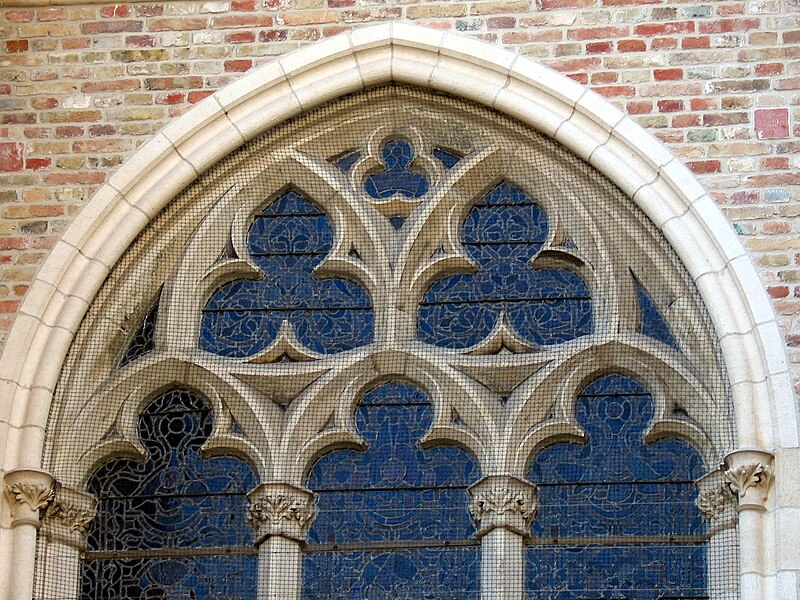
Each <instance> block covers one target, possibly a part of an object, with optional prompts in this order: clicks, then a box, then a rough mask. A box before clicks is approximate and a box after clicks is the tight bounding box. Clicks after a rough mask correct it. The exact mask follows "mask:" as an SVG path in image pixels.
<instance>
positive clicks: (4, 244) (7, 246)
mask: <svg viewBox="0 0 800 600" xmlns="http://www.w3.org/2000/svg"><path fill="white" fill-rule="evenodd" d="M27 247H28V238H24V237H3V238H0V250H25V249H26V248H27Z"/></svg>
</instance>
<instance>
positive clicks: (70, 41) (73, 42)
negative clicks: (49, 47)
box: [61, 38, 92, 50]
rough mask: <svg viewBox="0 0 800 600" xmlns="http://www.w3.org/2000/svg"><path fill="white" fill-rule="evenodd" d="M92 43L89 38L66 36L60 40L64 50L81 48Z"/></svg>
mask: <svg viewBox="0 0 800 600" xmlns="http://www.w3.org/2000/svg"><path fill="white" fill-rule="evenodd" d="M91 43H92V40H91V39H90V38H66V39H63V40H61V47H62V48H64V50H83V49H84V48H88V47H89V46H90V45H91Z"/></svg>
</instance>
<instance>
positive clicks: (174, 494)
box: [81, 390, 256, 600]
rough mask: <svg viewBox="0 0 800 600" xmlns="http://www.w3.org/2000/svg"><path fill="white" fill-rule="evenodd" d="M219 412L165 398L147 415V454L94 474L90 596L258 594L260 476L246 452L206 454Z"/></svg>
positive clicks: (85, 586)
mask: <svg viewBox="0 0 800 600" xmlns="http://www.w3.org/2000/svg"><path fill="white" fill-rule="evenodd" d="M211 417H212V415H211V412H210V410H209V408H208V407H207V405H206V403H205V402H204V401H203V399H202V398H201V397H200V396H198V395H197V394H195V393H193V392H190V391H187V390H173V391H170V392H167V393H165V394H162V395H161V396H159V397H158V398H156V399H155V400H153V401H152V402H151V403H150V404H149V405H148V406H147V407H146V408H145V409H144V410H143V411H142V413H141V416H140V417H139V436H140V440H141V443H142V446H143V447H144V449H145V451H146V452H147V458H146V459H145V460H139V461H137V460H131V459H120V460H114V461H111V462H108V463H106V464H105V465H103V466H101V467H100V468H98V469H97V470H96V471H95V472H94V473H93V475H92V476H91V478H90V479H89V483H88V486H87V488H88V491H89V492H90V493H92V494H94V495H95V496H96V497H97V499H98V501H99V505H98V511H97V516H96V517H95V519H94V520H93V521H92V525H91V529H90V531H89V536H88V546H87V552H86V559H85V560H84V561H83V563H82V572H81V598H82V599H84V600H90V599H91V600H99V599H111V598H114V599H117V600H123V599H126V600H127V599H130V600H134V599H136V600H138V599H140V598H176V599H177V598H181V599H183V598H186V599H188V598H193V599H198V600H199V599H201V598H202V599H208V600H211V599H222V598H225V599H233V598H237V599H242V600H245V599H249V598H253V597H254V594H255V586H256V557H255V555H254V554H255V553H254V550H253V548H252V542H253V539H252V537H253V536H252V531H251V529H250V526H249V525H248V523H247V522H246V515H247V506H248V503H247V498H246V497H245V493H246V492H247V491H248V490H249V489H251V488H252V487H254V486H255V484H256V478H255V476H254V473H253V471H252V469H251V468H250V467H249V466H248V465H247V464H246V463H245V462H244V461H242V460H240V459H238V458H232V457H228V456H216V457H212V458H204V457H203V456H202V455H201V447H202V445H203V443H204V442H205V440H206V439H207V438H208V436H209V435H210V434H211V430H212V419H211ZM186 550H191V552H190V553H189V556H181V554H182V552H185V551H186Z"/></svg>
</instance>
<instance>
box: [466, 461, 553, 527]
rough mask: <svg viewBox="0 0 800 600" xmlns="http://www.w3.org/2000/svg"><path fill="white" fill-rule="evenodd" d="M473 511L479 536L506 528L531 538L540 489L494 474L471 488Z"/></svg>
mask: <svg viewBox="0 0 800 600" xmlns="http://www.w3.org/2000/svg"><path fill="white" fill-rule="evenodd" d="M469 491H470V494H471V495H472V502H471V504H470V511H471V513H472V518H473V519H474V521H475V523H476V525H477V526H478V537H483V536H484V535H486V534H487V533H489V532H490V531H492V530H493V529H497V528H498V527H502V528H505V529H509V530H511V531H514V532H515V533H518V534H519V535H522V536H527V535H529V533H530V528H531V525H532V524H533V520H534V519H535V518H536V510H537V508H538V502H539V490H538V488H537V487H536V486H535V485H534V484H532V483H530V482H527V481H524V480H522V479H517V478H516V477H509V476H506V475H490V476H488V477H484V478H483V479H481V480H480V481H479V482H478V483H476V484H475V485H473V486H472V487H470V489H469Z"/></svg>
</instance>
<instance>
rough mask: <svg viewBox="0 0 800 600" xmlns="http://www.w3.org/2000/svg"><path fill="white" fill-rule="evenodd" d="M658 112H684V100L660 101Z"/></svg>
mask: <svg viewBox="0 0 800 600" xmlns="http://www.w3.org/2000/svg"><path fill="white" fill-rule="evenodd" d="M656 105H657V106H658V112H677V111H679V110H683V100H659V101H658V102H657V103H656Z"/></svg>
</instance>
